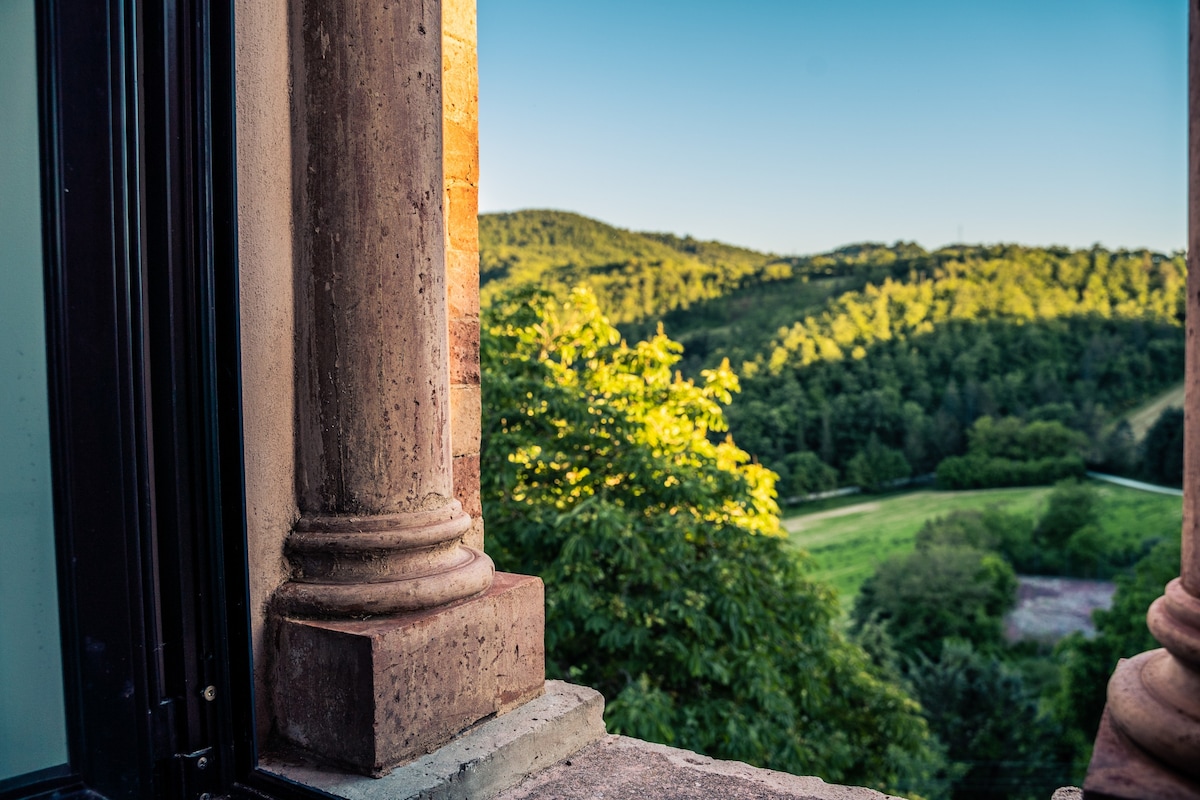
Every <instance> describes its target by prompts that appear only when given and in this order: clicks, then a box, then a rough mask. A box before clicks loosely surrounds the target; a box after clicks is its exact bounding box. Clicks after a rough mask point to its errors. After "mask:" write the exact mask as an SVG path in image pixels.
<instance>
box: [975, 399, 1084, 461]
mask: <svg viewBox="0 0 1200 800" xmlns="http://www.w3.org/2000/svg"><path fill="white" fill-rule="evenodd" d="M1043 408H1044V407H1043ZM1085 447H1087V437H1086V436H1084V435H1083V434H1082V433H1080V432H1079V431H1073V430H1071V429H1070V428H1068V427H1067V426H1066V425H1064V424H1063V423H1061V422H1059V421H1057V420H1054V421H1048V420H1034V421H1033V422H1025V421H1023V420H1021V419H1018V418H1017V417H1002V418H1001V419H993V418H992V417H980V418H979V419H977V420H975V424H974V425H972V426H971V430H970V432H968V434H967V452H968V453H970V454H972V455H981V456H986V457H988V458H1011V459H1013V460H1036V459H1040V458H1055V457H1062V456H1070V455H1080V454H1081V453H1083V450H1084V448H1085Z"/></svg>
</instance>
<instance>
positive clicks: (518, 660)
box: [275, 573, 545, 776]
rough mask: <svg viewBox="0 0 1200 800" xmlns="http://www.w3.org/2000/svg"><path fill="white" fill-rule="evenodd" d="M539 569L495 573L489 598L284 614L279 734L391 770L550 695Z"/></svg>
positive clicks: (360, 766) (351, 762) (350, 761)
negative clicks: (348, 612) (375, 614)
mask: <svg viewBox="0 0 1200 800" xmlns="http://www.w3.org/2000/svg"><path fill="white" fill-rule="evenodd" d="M543 626H544V617H543V592H542V582H541V580H540V579H538V578H531V577H528V576H524V575H509V574H506V573H499V574H497V575H496V579H495V581H494V582H493V583H492V587H491V588H490V589H489V590H488V591H487V592H486V593H484V594H483V595H482V596H480V597H477V598H474V599H472V600H466V601H460V602H458V603H454V604H451V605H449V606H443V607H441V608H437V609H431V610H425V611H418V612H414V613H411V614H402V615H399V616H394V617H387V618H383V619H378V620H306V619H296V618H292V617H283V618H281V619H280V620H278V622H277V631H276V639H277V641H278V644H279V648H280V653H281V656H280V659H279V661H278V662H277V664H276V675H275V687H276V698H275V709H276V718H277V723H278V725H279V729H280V732H281V733H282V734H283V735H284V736H285V737H286V738H287V739H289V740H290V741H292V742H294V743H296V744H298V745H300V746H301V747H304V748H306V749H313V750H315V751H317V752H319V754H320V755H321V757H322V758H324V759H326V760H328V761H331V762H334V763H337V764H340V765H342V766H346V767H349V768H351V769H355V770H358V771H364V772H367V773H369V774H371V775H375V776H378V775H383V774H386V773H387V772H388V771H390V770H391V768H392V767H395V766H397V765H399V764H402V763H404V762H406V761H411V760H412V759H414V758H417V757H419V756H422V755H425V754H426V753H430V752H433V751H434V750H436V749H437V748H439V747H441V746H442V745H444V744H445V743H446V742H448V741H450V740H451V739H452V738H453V737H454V736H455V735H456V734H458V733H461V732H462V731H463V730H465V729H466V728H469V727H470V726H471V725H473V724H475V723H476V722H478V721H479V720H481V719H484V718H486V717H488V716H491V715H494V714H499V713H503V712H505V711H508V710H509V709H511V708H514V707H516V706H518V705H520V704H522V703H524V702H526V701H528V700H531V699H533V698H535V697H537V696H538V695H540V694H541V693H542V688H543V685H544V682H545V669H544V664H545V650H544V647H543V643H542V630H543Z"/></svg>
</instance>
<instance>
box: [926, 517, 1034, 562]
mask: <svg viewBox="0 0 1200 800" xmlns="http://www.w3.org/2000/svg"><path fill="white" fill-rule="evenodd" d="M1032 539H1033V524H1032V522H1031V521H1030V520H1029V519H1028V518H1027V517H1024V516H1022V515H1019V514H1013V513H1010V512H1008V511H1005V510H1004V509H1003V508H999V507H996V506H989V507H987V508H983V509H969V510H961V511H952V512H951V513H949V514H947V515H946V516H944V517H938V518H936V519H931V520H929V521H928V522H926V523H925V525H924V526H922V528H921V530H920V531H918V532H917V540H916V544H917V548H919V549H928V548H931V547H936V546H938V545H941V546H962V547H974V548H976V549H978V550H987V551H995V552H997V553H1000V554H1001V555H1003V556H1005V557H1006V558H1008V560H1009V561H1011V562H1014V563H1015V559H1014V556H1013V554H1020V553H1023V552H1027V551H1029V550H1030V549H1031V547H1032Z"/></svg>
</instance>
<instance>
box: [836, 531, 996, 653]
mask: <svg viewBox="0 0 1200 800" xmlns="http://www.w3.org/2000/svg"><path fill="white" fill-rule="evenodd" d="M1016 591H1017V578H1016V575H1015V574H1014V573H1013V570H1012V567H1010V566H1009V565H1008V562H1006V561H1005V560H1004V559H1003V558H1001V557H1000V556H998V555H996V554H995V553H991V552H988V551H986V550H981V549H979V548H976V547H971V546H967V545H962V544H941V543H936V542H932V543H929V544H928V545H927V546H921V544H918V548H917V549H916V550H915V551H913V552H912V553H909V554H908V555H905V556H899V557H893V558H890V559H888V560H887V561H885V562H884V563H883V564H881V565H880V567H879V569H878V570H876V572H875V574H874V575H873V576H871V577H870V578H869V579H867V581H866V582H865V583H864V584H863V585H862V589H861V591H860V592H859V595H858V600H857V601H856V602H855V604H854V613H853V620H854V623H855V625H856V626H858V627H861V626H862V625H864V624H865V623H867V622H868V621H871V620H874V621H877V622H880V623H883V624H884V625H886V626H887V630H888V633H889V634H890V635H891V637H892V640H893V641H894V643H895V646H896V649H897V650H898V651H899V652H900V653H901V654H902V655H904V656H907V657H911V656H914V655H916V654H918V653H921V654H924V655H925V656H927V657H936V655H937V653H938V652H939V651H940V650H941V647H942V640H943V639H945V638H958V639H964V640H966V641H969V642H971V643H972V644H974V645H975V646H977V647H980V648H985V649H994V648H996V647H998V646H999V645H1000V644H1001V641H1002V635H1003V624H1002V621H1003V616H1004V614H1005V612H1006V611H1008V610H1009V608H1011V607H1012V605H1013V603H1014V602H1015V600H1016Z"/></svg>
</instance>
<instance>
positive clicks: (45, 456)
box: [0, 0, 67, 781]
mask: <svg viewBox="0 0 1200 800" xmlns="http://www.w3.org/2000/svg"><path fill="white" fill-rule="evenodd" d="M0 109H3V110H2V111H0V142H3V143H4V146H3V147H0V275H3V276H4V288H3V290H2V291H0V442H3V443H4V444H3V446H2V447H0V781H2V780H4V779H5V778H11V777H14V776H16V775H20V774H22V773H25V772H32V771H34V770H40V769H44V768H47V767H53V766H56V765H59V764H63V763H65V762H66V761H67V729H66V717H65V712H64V708H63V681H62V650H61V645H60V643H59V631H58V588H57V579H56V577H55V566H54V565H55V559H54V518H53V509H52V508H51V497H50V423H49V407H48V402H47V396H46V333H45V314H44V307H43V304H44V299H43V297H44V296H43V292H42V240H41V231H42V222H41V190H40V188H39V180H40V179H39V169H38V164H39V159H38V108H37V59H36V33H35V28H34V0H0Z"/></svg>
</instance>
